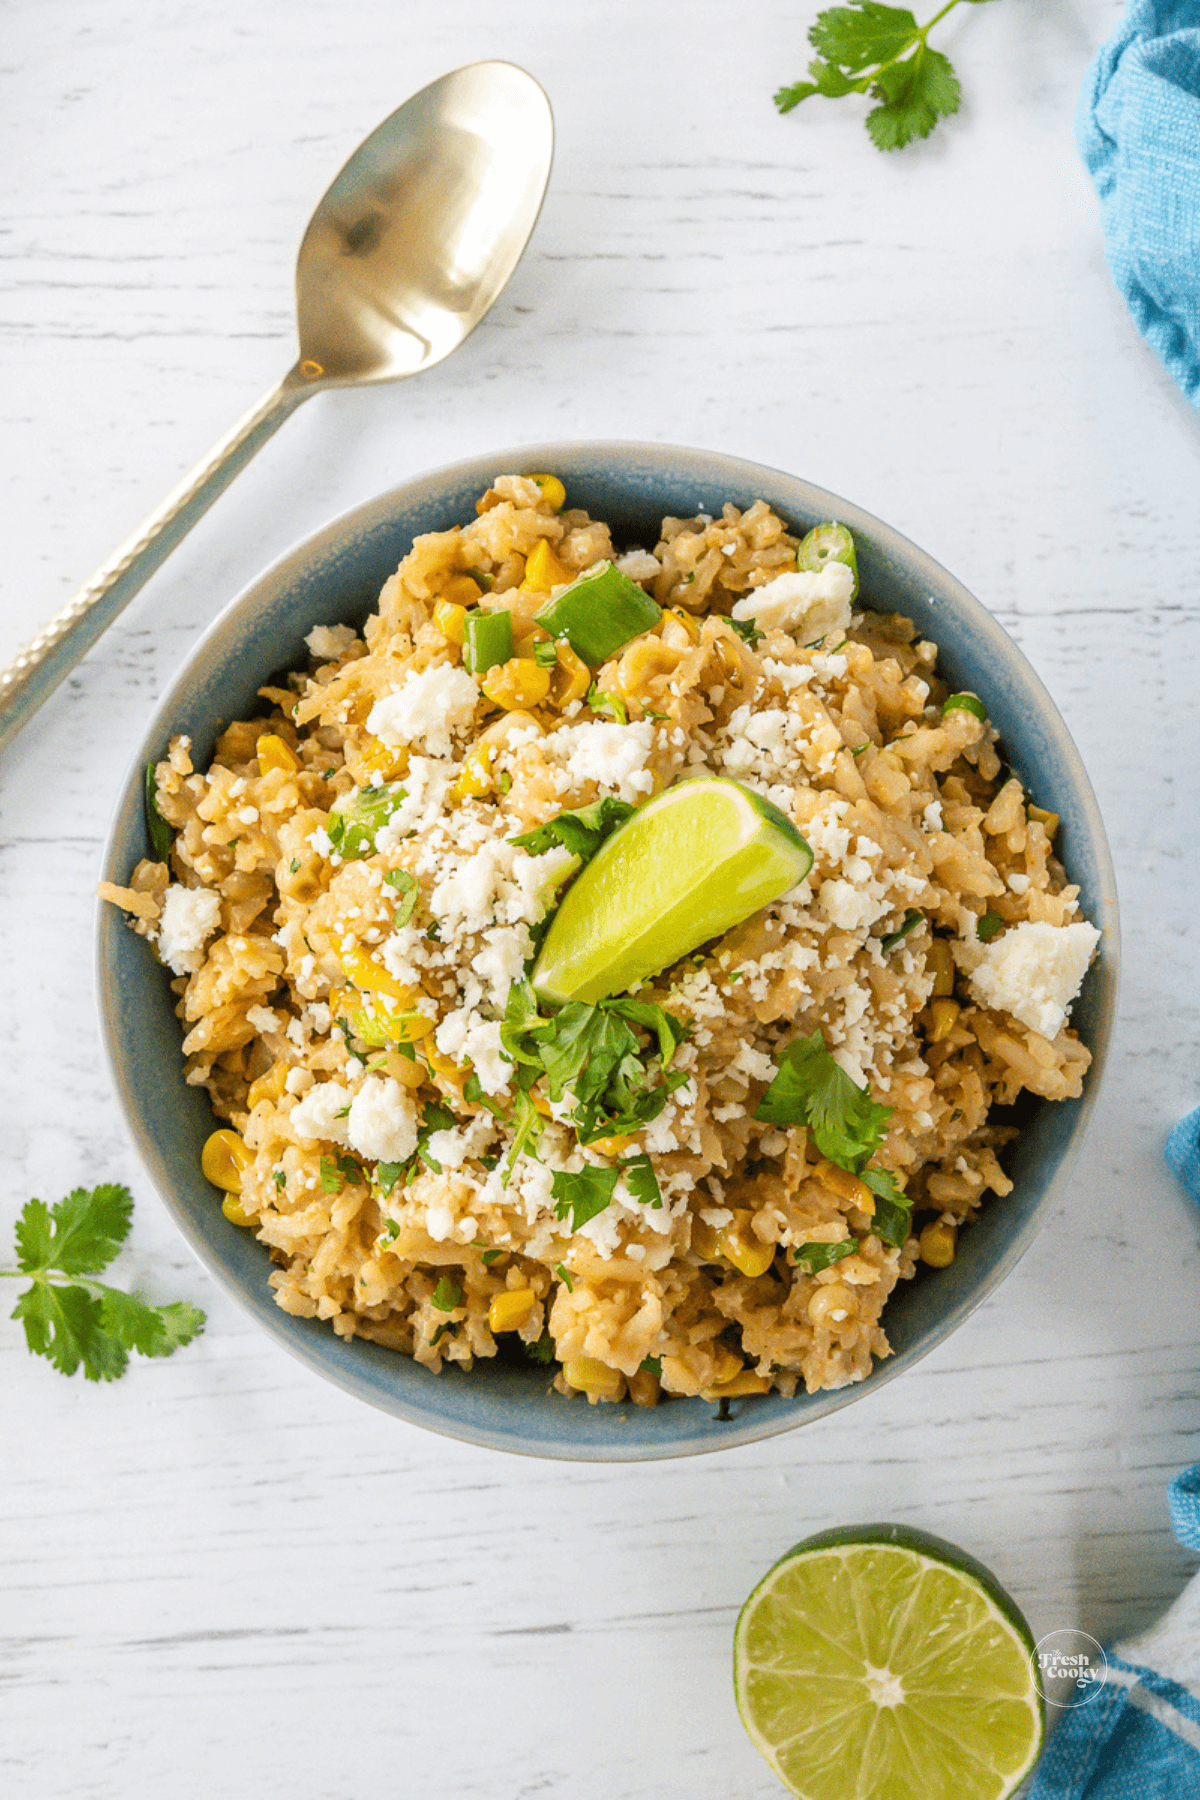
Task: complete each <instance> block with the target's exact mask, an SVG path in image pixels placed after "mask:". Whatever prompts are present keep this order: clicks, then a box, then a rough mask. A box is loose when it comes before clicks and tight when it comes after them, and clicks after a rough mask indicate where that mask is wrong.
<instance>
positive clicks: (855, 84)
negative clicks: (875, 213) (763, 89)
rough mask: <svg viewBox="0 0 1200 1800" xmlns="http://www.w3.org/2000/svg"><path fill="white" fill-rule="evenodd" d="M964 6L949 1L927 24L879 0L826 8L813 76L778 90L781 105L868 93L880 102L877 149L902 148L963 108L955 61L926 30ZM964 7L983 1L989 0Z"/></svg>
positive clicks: (787, 108) (873, 124)
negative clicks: (934, 46)
mask: <svg viewBox="0 0 1200 1800" xmlns="http://www.w3.org/2000/svg"><path fill="white" fill-rule="evenodd" d="M960 3H961V0H946V3H945V5H943V6H942V7H941V8H940V9H939V10H938V11H937V12H936V13H934V15H933V17H932V18H931V19H928V20H927V21H926V22H925V24H924V25H918V23H917V21H916V18H915V16H914V15H913V14H912V13H911V12H910V11H909V10H908V8H907V7H903V6H885V5H882V4H881V0H848V4H846V5H844V6H830V7H827V8H826V10H825V11H824V12H822V13H818V15H817V19H816V23H815V24H814V25H812V26H811V27H810V29H809V33H808V41H809V43H810V44H811V45H812V47H813V49H814V50H815V51H816V52H817V54H816V57H815V58H814V59H813V61H812V62H810V63H809V65H808V80H807V81H796V82H793V83H792V84H791V85H790V86H788V87H781V88H780V89H779V91H778V92H777V94H776V95H775V104H776V106H777V107H778V108H779V110H780V112H784V113H786V112H791V110H792V108H793V107H795V106H799V104H800V102H801V101H802V100H809V99H811V98H812V96H813V95H814V94H822V95H824V96H825V97H826V98H827V99H831V100H840V99H842V98H843V97H844V96H845V95H847V94H869V95H870V97H871V99H872V100H874V101H876V102H877V104H876V105H875V106H874V107H872V109H871V111H870V112H869V113H868V114H867V121H866V123H867V130H868V131H869V132H870V134H871V138H872V141H873V142H874V143H875V144H876V146H877V147H878V148H879V149H880V150H901V149H903V147H904V145H905V144H911V142H912V141H913V139H914V138H926V137H928V136H929V134H930V132H931V131H932V130H933V128H934V126H935V125H936V124H937V122H938V120H939V119H944V118H948V117H949V116H950V114H951V113H955V112H957V111H958V103H959V99H960V97H961V89H960V88H959V84H958V77H957V75H956V74H955V73H954V67H953V64H952V63H951V62H950V59H949V57H947V56H943V54H942V52H941V51H940V50H932V49H930V47H929V41H928V40H929V33H930V32H931V31H932V29H933V27H934V26H935V25H937V24H939V23H940V22H941V20H942V19H944V18H945V17H946V14H947V13H950V12H953V11H954V8H955V7H956V6H958V5H959V4H960ZM966 4H968V5H972V6H981V5H984V4H986V0H966Z"/></svg>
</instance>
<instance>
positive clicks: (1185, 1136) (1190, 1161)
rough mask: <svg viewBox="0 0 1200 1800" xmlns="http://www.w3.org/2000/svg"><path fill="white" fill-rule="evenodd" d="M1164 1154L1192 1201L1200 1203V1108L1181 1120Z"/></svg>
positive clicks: (1168, 1141)
mask: <svg viewBox="0 0 1200 1800" xmlns="http://www.w3.org/2000/svg"><path fill="white" fill-rule="evenodd" d="M1163 1154H1164V1155H1165V1156H1166V1159H1167V1161H1168V1163H1169V1164H1170V1166H1171V1167H1172V1168H1173V1169H1174V1171H1175V1173H1176V1174H1177V1175H1178V1177H1179V1179H1180V1181H1182V1183H1183V1185H1184V1187H1185V1188H1186V1189H1187V1191H1188V1193H1189V1194H1190V1195H1191V1196H1192V1199H1193V1200H1196V1201H1200V1106H1198V1107H1197V1108H1196V1110H1195V1112H1191V1113H1189V1114H1188V1116H1187V1118H1186V1119H1180V1121H1179V1123H1178V1125H1176V1127H1175V1129H1174V1131H1172V1133H1171V1135H1170V1137H1169V1138H1168V1139H1167V1147H1166V1150H1165V1151H1164V1152H1163Z"/></svg>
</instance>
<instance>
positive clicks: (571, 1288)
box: [554, 1263, 575, 1294]
mask: <svg viewBox="0 0 1200 1800" xmlns="http://www.w3.org/2000/svg"><path fill="white" fill-rule="evenodd" d="M554 1273H555V1274H556V1275H557V1276H558V1279H559V1280H560V1281H561V1282H562V1284H563V1286H564V1287H565V1288H566V1290H567V1292H568V1294H573V1293H574V1292H575V1283H574V1282H573V1281H572V1280H571V1271H570V1269H568V1268H567V1266H566V1264H565V1263H555V1265H554Z"/></svg>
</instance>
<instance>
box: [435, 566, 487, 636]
mask: <svg viewBox="0 0 1200 1800" xmlns="http://www.w3.org/2000/svg"><path fill="white" fill-rule="evenodd" d="M442 599H443V600H448V601H449V602H450V604H451V606H478V605H479V602H480V601H481V600H482V599H483V583H482V582H481V581H476V579H475V577H474V576H473V575H470V574H467V575H452V576H451V577H450V579H449V581H448V582H446V584H445V586H444V587H443V588H442ZM446 635H447V637H448V636H449V635H450V634H449V632H447V633H446Z"/></svg>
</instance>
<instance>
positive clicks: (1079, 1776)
mask: <svg viewBox="0 0 1200 1800" xmlns="http://www.w3.org/2000/svg"><path fill="white" fill-rule="evenodd" d="M1169 1499H1170V1506H1171V1523H1172V1525H1173V1526H1174V1528H1175V1535H1176V1537H1177V1538H1178V1539H1179V1541H1180V1543H1181V1544H1185V1545H1186V1546H1187V1547H1188V1549H1189V1550H1200V1463H1197V1464H1196V1465H1195V1466H1194V1467H1193V1468H1191V1469H1185V1470H1184V1471H1183V1473H1182V1474H1181V1475H1177V1476H1176V1477H1175V1479H1174V1481H1173V1482H1172V1483H1171V1487H1170V1490H1169ZM1198 1579H1200V1577H1198ZM1108 1664H1109V1676H1108V1679H1107V1680H1106V1681H1105V1683H1104V1686H1103V1687H1102V1688H1101V1690H1100V1692H1099V1693H1098V1694H1097V1695H1096V1698H1095V1699H1094V1700H1090V1701H1089V1702H1088V1704H1087V1705H1086V1706H1079V1707H1074V1708H1072V1709H1070V1710H1069V1711H1067V1712H1064V1713H1062V1714H1061V1716H1060V1720H1059V1723H1058V1725H1057V1726H1056V1728H1055V1731H1054V1735H1053V1736H1052V1737H1051V1739H1050V1742H1049V1744H1048V1746H1047V1748H1046V1752H1045V1755H1044V1756H1043V1757H1042V1760H1041V1762H1040V1763H1039V1764H1038V1766H1037V1772H1036V1774H1035V1775H1034V1779H1033V1785H1032V1786H1031V1788H1030V1789H1029V1800H1195V1797H1196V1796H1198V1795H1200V1749H1197V1748H1196V1745H1195V1743H1194V1742H1191V1741H1190V1739H1191V1738H1193V1737H1195V1736H1196V1735H1198V1734H1200V1700H1197V1699H1196V1696H1195V1695H1194V1694H1192V1693H1190V1692H1189V1691H1188V1689H1187V1688H1185V1687H1182V1686H1181V1685H1180V1684H1179V1682H1177V1681H1172V1680H1171V1678H1170V1676H1168V1675H1162V1674H1160V1673H1159V1672H1158V1671H1157V1670H1154V1669H1144V1668H1140V1667H1138V1666H1137V1665H1135V1664H1133V1663H1127V1662H1122V1661H1121V1660H1120V1658H1119V1657H1115V1656H1113V1655H1112V1653H1111V1652H1109V1653H1108ZM1114 1674H1115V1675H1116V1676H1117V1677H1118V1678H1117V1679H1114ZM1122 1676H1123V1677H1125V1678H1126V1679H1124V1680H1122V1679H1120V1677H1122ZM1138 1694H1141V1695H1142V1696H1145V1695H1153V1696H1154V1697H1155V1699H1157V1700H1159V1701H1162V1702H1163V1703H1164V1705H1165V1706H1166V1707H1170V1708H1173V1709H1174V1711H1175V1713H1177V1714H1179V1715H1181V1717H1180V1718H1179V1719H1177V1720H1174V1721H1173V1720H1172V1717H1171V1714H1170V1713H1166V1714H1165V1715H1164V1716H1163V1717H1162V1718H1155V1717H1154V1715H1153V1714H1152V1713H1150V1712H1147V1711H1146V1710H1145V1707H1144V1706H1141V1705H1139V1704H1138V1701H1137V1695H1138ZM1176 1725H1177V1726H1179V1727H1180V1728H1181V1729H1175V1728H1174V1726H1176ZM1183 1732H1186V1733H1187V1735H1186V1736H1185V1735H1182V1733H1183Z"/></svg>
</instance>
